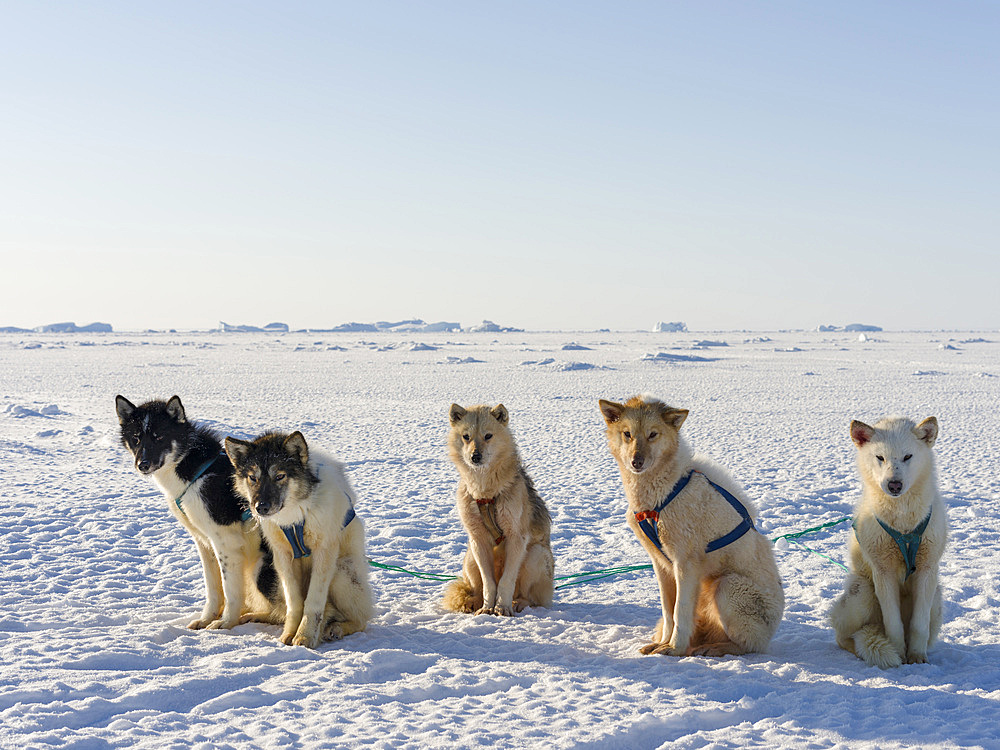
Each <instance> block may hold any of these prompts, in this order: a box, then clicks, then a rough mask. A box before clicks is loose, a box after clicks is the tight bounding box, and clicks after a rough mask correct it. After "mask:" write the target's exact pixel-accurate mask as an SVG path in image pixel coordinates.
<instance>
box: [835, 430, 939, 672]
mask: <svg viewBox="0 0 1000 750" xmlns="http://www.w3.org/2000/svg"><path fill="white" fill-rule="evenodd" d="M937 436H938V423H937V419H935V418H934V417H928V418H927V419H925V420H924V421H923V422H921V423H920V424H914V423H913V421H912V420H909V419H904V418H902V417H890V418H888V419H883V420H881V421H879V422H876V423H875V426H874V427H869V426H868V425H866V424H865V423H864V422H858V421H854V422H851V439H852V440H853V441H854V444H855V445H856V446H857V448H858V470H859V471H860V473H861V483H862V490H861V501H860V502H859V503H858V506H857V508H855V510H854V533H853V534H852V535H851V538H850V540H849V541H848V556H849V558H850V571H851V572H850V573H849V574H848V576H847V580H846V581H845V587H844V593H843V594H841V596H840V598H839V599H838V600H837V602H836V603H835V604H834V606H833V610H832V611H831V613H830V622H831V624H832V625H833V629H834V631H835V632H836V634H837V644H838V645H839V646H840V647H841V648H843V649H846V650H848V651H850V652H852V653H854V654H856V655H857V656H859V657H860V658H862V659H864V660H865V662H867V663H868V664H871V665H873V666H876V667H880V668H882V669H887V668H889V667H898V666H899V665H900V664H902V663H903V661H906V662H907V663H910V664H920V663H923V662H926V661H927V649H928V647H929V646H930V645H931V644H932V643H934V640H935V639H936V638H937V634H938V630H939V629H940V627H941V587H940V586H939V585H938V563H939V561H940V560H941V554H942V553H943V552H944V548H945V543H946V542H947V534H948V519H947V514H946V512H945V507H944V503H943V502H942V501H941V496H940V495H939V494H938V489H937V477H936V474H935V470H934V455H933V452H932V451H931V447H932V446H933V445H934V442H935V441H936V440H937Z"/></svg>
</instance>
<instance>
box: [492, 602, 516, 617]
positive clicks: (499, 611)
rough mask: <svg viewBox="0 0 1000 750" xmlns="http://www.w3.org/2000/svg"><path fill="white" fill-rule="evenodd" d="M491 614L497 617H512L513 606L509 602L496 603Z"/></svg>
mask: <svg viewBox="0 0 1000 750" xmlns="http://www.w3.org/2000/svg"><path fill="white" fill-rule="evenodd" d="M493 614H495V615H496V616H497V617H513V616H514V607H513V606H511V605H509V604H507V605H505V604H498V605H497V606H495V607H494V608H493Z"/></svg>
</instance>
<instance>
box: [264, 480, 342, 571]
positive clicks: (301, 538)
mask: <svg viewBox="0 0 1000 750" xmlns="http://www.w3.org/2000/svg"><path fill="white" fill-rule="evenodd" d="M347 501H348V503H350V505H348V506H347V513H345V514H344V525H343V526H341V528H342V529H346V528H347V526H348V524H349V523H350V522H351V521H353V520H354V519H355V518H357V515H358V514H357V513H355V512H354V501H353V500H351V496H350V495H348V496H347ZM279 528H280V529H281V533H282V534H284V535H285V539H287V540H288V543H289V544H290V545H292V557H293V558H294V559H296V560H298V559H299V558H302V557H309V556H310V555H312V550H311V549H309V547H307V546H306V539H305V533H306V522H305V521H299V522H298V523H293V524H292V525H291V526H280V527H279Z"/></svg>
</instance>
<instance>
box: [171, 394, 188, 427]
mask: <svg viewBox="0 0 1000 750" xmlns="http://www.w3.org/2000/svg"><path fill="white" fill-rule="evenodd" d="M167 414H168V415H170V417H171V418H172V419H173V420H174V421H175V422H179V423H181V424H184V423H185V422H187V415H185V414H184V404H182V403H181V397H180V396H171V397H170V400H169V401H167Z"/></svg>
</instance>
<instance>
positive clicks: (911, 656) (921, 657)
mask: <svg viewBox="0 0 1000 750" xmlns="http://www.w3.org/2000/svg"><path fill="white" fill-rule="evenodd" d="M906 663H907V664H926V663H927V652H926V651H925V652H923V653H920V652H918V651H909V652H907V654H906Z"/></svg>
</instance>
